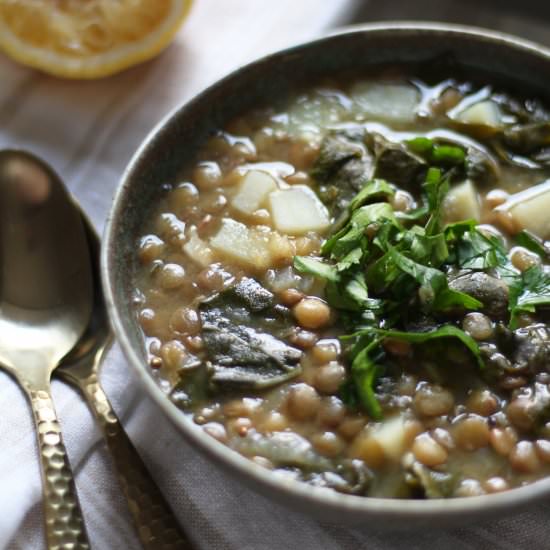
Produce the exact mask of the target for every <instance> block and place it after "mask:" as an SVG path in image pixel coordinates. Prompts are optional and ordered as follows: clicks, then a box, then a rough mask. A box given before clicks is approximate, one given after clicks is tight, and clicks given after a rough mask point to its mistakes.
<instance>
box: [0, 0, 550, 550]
mask: <svg viewBox="0 0 550 550" xmlns="http://www.w3.org/2000/svg"><path fill="white" fill-rule="evenodd" d="M352 4H353V1H352V0H331V2H319V1H315V0H299V1H292V0H278V1H277V2H269V3H268V2H258V1H253V0H197V2H196V6H195V7H194V10H193V12H192V14H191V16H190V19H189V21H188V22H187V23H186V25H185V26H184V28H183V29H182V31H181V32H180V33H179V35H178V38H177V40H176V41H175V43H174V44H173V45H172V46H171V47H170V48H169V49H168V50H167V51H166V52H165V53H164V54H162V55H161V56H160V57H159V58H158V59H156V60H154V61H152V62H149V63H146V64H145V65H142V66H140V67H137V68H134V69H131V70H129V71H126V72H124V73H122V74H120V75H118V76H114V77H111V78H107V79H104V80H100V81H93V82H67V81H62V80H58V79H54V78H51V77H48V76H45V75H42V74H40V73H38V72H35V71H32V70H29V69H26V68H23V67H21V66H18V65H16V64H14V63H13V62H11V61H9V60H8V59H6V58H4V57H0V84H1V85H0V147H23V148H25V149H29V150H31V151H32V152H34V153H36V154H38V155H40V156H42V157H43V158H44V159H45V160H46V161H48V162H49V163H50V164H51V165H52V166H53V167H54V168H55V169H56V170H57V171H58V172H59V173H60V174H61V176H62V177H63V179H64V180H65V181H66V182H67V184H68V186H69V187H70V189H71V191H72V192H73V193H74V194H75V196H76V198H77V199H78V200H79V201H80V202H81V204H82V205H83V206H84V207H85V209H86V211H87V212H88V214H89V215H90V217H91V219H92V221H93V223H94V224H95V226H96V227H97V229H98V230H99V231H101V230H102V227H103V223H104V220H105V218H106V215H107V212H108V209H109V206H110V202H111V196H112V193H113V191H114V189H115V188H116V185H117V182H118V180H119V178H120V175H121V173H122V171H123V169H124V166H125V165H126V163H127V161H128V160H129V158H130V156H131V154H132V153H133V151H134V150H135V149H136V147H137V146H138V145H139V143H140V142H141V140H142V139H143V138H144V137H145V135H146V134H147V132H149V130H150V129H151V128H152V127H153V126H154V125H155V124H156V123H157V122H158V120H160V119H161V117H162V116H164V115H165V114H166V113H168V112H169V111H170V110H171V109H173V108H174V107H175V106H177V105H179V104H180V103H182V102H183V101H185V100H187V99H189V98H190V97H192V96H193V95H194V94H195V93H197V92H198V91H199V90H200V89H202V88H204V87H205V86H206V85H207V84H208V83H210V82H212V81H214V80H215V79H216V78H218V77H220V76H222V75H223V74H225V73H227V72H228V71H229V70H230V69H232V68H235V67H237V66H238V65H240V64H242V63H244V62H246V61H249V60H251V59H252V58H254V57H256V56H258V55H261V54H263V53H266V52H268V51H271V50H275V49H278V48H280V47H282V46H284V45H286V44H288V43H291V42H294V41H298V40H302V39H307V38H310V37H312V36H313V35H315V34H317V33H320V32H323V31H325V30H327V29H328V28H330V27H332V26H335V25H339V24H343V23H347V22H348V16H349V14H350V10H351V9H352ZM321 5H322V9H320V8H321ZM101 379H102V382H103V384H104V387H105V390H106V392H107V394H108V395H109V397H110V399H111V401H112V403H113V405H114V408H115V410H116V411H117V413H118V415H119V416H120V418H121V420H122V422H123V424H124V425H125V427H126V429H127V431H128V433H129V435H130V437H131V439H132V440H133V441H134V443H135V445H136V447H137V448H138V449H139V451H140V453H141V455H142V457H143V459H144V460H145V462H146V464H147V465H148V467H149V468H150V470H151V472H152V474H153V476H154V478H155V480H156V481H157V483H158V485H159V487H160V489H161V490H162V492H163V493H164V495H165V496H166V498H167V500H168V501H169V502H170V504H171V505H172V507H173V509H174V511H175V513H176V515H177V517H178V519H179V521H180V522H181V525H182V526H184V528H185V530H186V531H187V532H188V533H189V535H190V537H191V539H192V540H193V542H194V544H195V545H196V547H197V549H201V550H203V549H204V550H280V549H294V548H300V549H301V550H310V549H311V550H313V549H323V550H337V549H343V550H348V549H349V550H361V549H367V548H368V549H369V550H379V549H380V550H389V549H402V548H403V549H405V548H406V549H407V550H415V549H419V550H420V549H422V550H424V549H426V548H430V549H436V550H437V549H442V550H443V549H445V550H462V549H464V550H466V549H476V550H477V549H487V548H495V549H502V550H505V549H506V550H517V549H520V548H530V549H532V550H536V549H543V548H549V547H550V543H549V542H548V533H550V521H549V520H550V510H549V505H548V504H546V503H545V504H539V505H537V506H533V507H532V508H531V509H529V510H528V511H525V512H522V513H521V514H516V515H515V516H512V517H510V518H503V519H500V520H498V521H492V522H490V523H486V524H480V525H476V526H469V525H464V526H462V527H461V528H460V529H454V530H441V529H437V528H436V526H434V527H433V528H430V529H429V530H426V531H424V532H402V531H394V530H378V529H377V528H376V526H374V525H368V524H366V525H364V526H362V527H361V528H354V529H350V528H346V527H343V526H341V524H340V521H339V520H340V518H338V517H335V518H334V521H333V522H332V523H331V524H328V523H320V522H318V521H316V520H313V519H311V518H309V517H306V516H303V515H301V514H298V513H296V512H292V511H290V510H288V509H286V508H284V507H282V506H280V505H278V504H275V503H273V502H272V501H271V500H269V499H268V498H267V497H265V496H261V495H259V494H256V493H253V492H252V491H250V490H249V489H247V488H246V487H244V486H243V485H241V484H240V483H239V482H237V481H236V480H234V479H231V478H230V477H229V476H227V475H226V474H224V473H223V472H222V471H221V470H219V469H218V468H217V467H216V466H215V465H213V464H211V463H210V462H208V461H207V460H206V459H205V458H204V457H202V456H201V455H200V454H198V452H197V451H196V450H194V449H193V448H191V447H189V446H187V448H186V450H185V452H182V449H183V448H185V447H184V444H183V443H182V441H181V435H180V434H179V433H178V432H177V431H176V430H175V429H174V428H173V427H172V426H171V425H170V424H169V423H168V422H167V421H165V420H164V418H163V417H162V415H161V413H160V412H158V413H155V412H152V411H154V409H153V408H152V407H150V406H147V404H146V403H145V402H141V401H140V399H141V397H139V396H141V395H142V393H141V392H138V391H137V387H136V384H137V382H136V381H135V380H134V378H133V377H132V376H129V372H128V367H127V364H126V361H125V359H124V357H123V356H122V354H121V352H120V350H119V348H118V347H116V346H115V347H114V348H113V350H112V351H111V352H110V353H109V355H108V356H107V358H106V361H105V364H104V368H103V371H102V377H101ZM0 387H1V388H2V390H1V391H0V411H1V412H2V413H1V415H0V442H1V443H0V487H1V490H0V548H8V549H10V550H41V549H43V548H45V541H44V534H43V526H42V522H43V516H42V510H41V484H40V474H39V465H38V456H37V449H36V443H35V436H34V428H33V425H32V420H31V412H30V407H29V406H28V404H27V402H26V400H25V397H24V394H23V392H22V391H21V390H20V389H19V388H18V387H17V385H16V384H15V382H14V381H13V380H12V379H11V378H10V377H9V376H7V375H6V374H4V373H2V372H0ZM53 394H54V400H55V404H56V408H57V411H58V413H59V417H60V420H61V423H62V428H63V434H64V437H65V442H66V445H67V449H68V452H69V456H70V460H71V463H72V466H73V469H74V472H75V475H76V483H77V487H78V492H79V497H80V501H81V504H82V508H83V512H84V516H85V521H86V525H87V529H88V533H89V536H90V540H91V543H92V546H93V548H94V549H100V550H110V549H134V548H140V545H139V542H138V539H137V537H136V534H135V531H134V527H133V524H132V520H131V517H130V515H129V512H128V510H127V505H126V502H125V500H124V498H123V496H122V494H121V490H120V486H119V484H118V481H117V479H116V474H115V472H114V470H113V466H112V463H111V459H110V456H109V454H108V452H107V450H106V447H105V444H104V442H103V440H102V436H101V433H100V431H99V429H98V427H97V426H96V424H95V423H94V420H93V417H92V415H91V413H90V412H89V410H88V409H87V407H86V405H85V404H84V402H83V400H82V399H81V397H80V396H79V395H78V394H77V393H76V392H75V391H74V390H73V389H71V388H69V387H68V386H66V385H64V384H62V383H61V382H58V381H54V383H53Z"/></svg>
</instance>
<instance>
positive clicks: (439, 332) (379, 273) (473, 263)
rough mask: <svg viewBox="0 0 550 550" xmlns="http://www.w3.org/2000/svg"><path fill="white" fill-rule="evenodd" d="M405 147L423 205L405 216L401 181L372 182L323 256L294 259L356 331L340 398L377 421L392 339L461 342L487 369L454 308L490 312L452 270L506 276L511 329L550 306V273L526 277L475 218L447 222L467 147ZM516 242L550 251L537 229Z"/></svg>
mask: <svg viewBox="0 0 550 550" xmlns="http://www.w3.org/2000/svg"><path fill="white" fill-rule="evenodd" d="M406 146H407V147H408V148H409V150H410V151H412V152H413V153H414V154H416V155H419V156H420V157H422V158H423V159H425V161H426V162H427V163H428V165H429V168H428V169H427V171H425V175H424V183H423V185H422V202H421V205H420V206H419V207H417V208H416V209H415V210H413V211H411V212H409V213H407V214H403V213H401V212H396V211H394V209H393V208H392V206H391V204H390V202H388V201H389V200H391V198H392V196H393V195H394V194H395V186H394V185H393V184H392V183H391V182H388V181H385V180H383V179H370V180H368V181H366V182H365V183H364V184H363V186H362V188H361V189H360V190H359V191H358V192H357V193H356V195H355V196H354V197H352V198H351V200H350V201H349V204H348V208H347V211H346V213H345V214H344V216H343V217H341V218H340V220H339V223H338V226H337V230H336V231H335V232H334V233H333V234H332V235H331V236H330V237H329V238H328V239H327V240H326V241H325V243H324V244H323V246H322V248H321V256H320V257H318V258H312V257H300V256H296V257H295V258H294V267H295V268H296V270H297V271H299V272H301V273H307V274H310V275H313V276H314V277H317V278H319V279H322V280H324V281H325V282H326V289H325V295H326V299H327V301H328V303H329V304H330V305H331V306H333V307H334V308H336V309H338V310H339V311H340V312H341V318H342V322H343V323H342V324H343V326H344V327H346V328H347V329H348V331H349V334H348V335H346V336H344V337H342V339H343V341H344V342H346V343H347V344H348V346H347V353H348V355H349V360H350V365H351V366H350V369H349V377H348V380H347V382H346V383H345V385H344V387H343V388H342V396H343V398H344V399H345V400H346V402H347V403H349V404H351V405H354V404H355V405H358V406H362V407H363V408H364V409H365V410H366V411H367V413H368V414H369V415H370V416H371V417H372V418H373V419H380V418H381V417H382V407H381V405H380V403H379V402H378V400H377V398H376V393H375V392H376V385H377V382H378V380H379V378H380V377H381V376H382V375H383V373H384V371H385V369H386V366H387V363H388V357H387V356H386V352H385V349H384V341H385V340H386V339H388V338H391V339H393V340H401V341H405V342H409V343H410V344H412V345H413V346H422V345H424V344H426V343H427V342H430V341H432V340H434V339H441V338H447V339H454V340H457V341H459V342H460V343H461V344H462V345H463V346H464V347H465V348H466V349H467V350H468V351H469V353H471V356H472V358H473V360H474V363H475V364H477V365H478V367H479V368H480V369H481V368H482V367H483V360H482V358H481V353H480V350H479V347H478V344H477V342H476V341H475V340H474V339H473V338H472V337H471V336H469V335H468V334H467V333H466V332H464V331H463V330H462V329H461V328H459V327H458V326H457V323H456V321H455V320H454V319H455V318H456V315H452V314H453V313H456V312H463V313H465V312H466V311H468V310H470V311H478V310H482V309H483V308H484V306H486V305H487V304H483V303H482V302H481V301H480V300H478V299H477V298H475V297H474V296H471V295H469V294H466V293H464V292H460V291H458V290H455V289H453V288H451V287H450V286H449V281H450V279H451V277H452V275H451V273H452V272H453V271H454V272H457V271H460V272H461V273H464V272H475V271H482V272H489V273H490V274H491V275H492V276H496V277H498V278H500V279H502V280H503V281H504V282H505V283H506V284H507V285H508V287H509V313H510V327H511V328H514V327H515V325H516V323H517V317H518V315H519V314H521V313H523V312H529V313H532V312H534V311H535V309H536V307H537V306H540V305H550V274H547V273H546V272H545V271H544V270H543V269H542V268H540V267H533V268H531V269H528V270H527V271H525V272H524V273H519V272H518V270H516V269H515V268H514V267H513V266H512V265H511V263H510V261H509V259H508V256H507V251H506V248H505V246H504V243H503V242H501V240H500V239H499V238H497V237H494V236H490V235H488V234H486V233H485V232H483V231H482V230H480V229H479V228H478V225H477V222H476V221H475V220H465V221H461V222H458V223H452V224H447V225H445V224H444V223H443V220H442V210H443V204H444V200H445V196H446V194H447V193H448V192H449V189H450V182H451V179H452V178H453V177H454V176H455V175H456V171H457V170H461V169H464V165H465V162H466V154H465V151H464V150H463V149H462V148H460V147H456V146H452V145H446V144H438V143H435V142H433V141H432V140H431V139H428V138H425V137H418V138H415V139H412V140H409V141H407V142H406ZM340 153H341V151H340ZM338 162H339V163H340V164H339V166H341V163H342V162H345V160H344V157H343V156H342V155H340V156H338ZM326 168H327V167H325V169H326ZM459 173H460V172H459ZM518 244H522V245H523V246H525V247H527V248H529V249H530V250H533V251H535V252H536V253H538V254H541V255H542V254H543V252H544V253H545V254H546V249H545V247H544V244H543V243H542V241H539V240H538V239H537V238H536V237H534V236H533V235H531V234H529V233H525V232H523V233H522V234H520V235H519V236H518ZM414 316H416V318H419V317H423V318H425V319H426V318H427V319H430V321H431V324H429V327H428V328H423V329H420V328H418V329H414V330H403V328H404V327H406V326H408V324H407V321H408V320H410V319H412V320H414V318H415V317H414ZM441 318H446V319H447V322H445V323H442V322H441V321H440V319H441ZM438 319H439V321H438ZM449 319H451V321H449ZM413 326H414V323H413Z"/></svg>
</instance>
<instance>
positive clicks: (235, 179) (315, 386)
mask: <svg viewBox="0 0 550 550" xmlns="http://www.w3.org/2000/svg"><path fill="white" fill-rule="evenodd" d="M549 176H550V116H549V114H548V112H547V111H546V109H545V108H544V106H543V105H542V104H541V103H540V102H539V101H537V100H536V99H534V98H528V99H524V98H516V97H512V96H510V95H508V94H506V93H502V92H500V91H498V90H494V89H493V88H492V87H491V86H489V85H487V86H477V85H474V84H472V83H469V82H459V81H456V80H454V79H448V80H444V81H441V82H438V83H436V84H435V85H432V84H430V85H428V84H426V83H425V82H423V81H421V80H418V79H415V78H404V77H396V76H394V75H392V76H391V77H388V76H387V75H382V76H380V77H378V78H369V79H359V80H350V81H349V82H347V81H346V82H344V83H328V84H324V85H321V86H318V87H314V88H311V89H310V90H306V91H303V92H300V93H299V94H297V95H296V96H295V97H292V98H290V99H289V100H288V101H287V102H286V103H284V104H281V105H279V106H277V107H269V108H262V109H256V110H252V111H250V112H248V113H246V114H244V115H243V116H241V117H239V118H237V119H235V120H233V121H231V122H230V123H229V124H228V125H227V126H226V127H225V128H223V129H219V131H217V132H216V133H215V134H214V135H212V137H211V138H210V139H209V140H208V141H207V142H206V143H205V144H204V145H203V147H202V148H201V149H200V150H199V151H198V154H197V160H196V162H195V164H194V165H193V166H183V167H182V172H181V174H180V176H179V178H178V179H176V180H175V181H173V182H169V183H168V184H165V183H163V185H164V187H163V192H162V197H161V198H160V199H159V201H158V204H156V205H155V206H154V208H153V210H152V215H151V216H150V219H149V220H147V221H146V222H145V223H144V226H143V236H142V238H141V240H140V242H139V243H137V251H136V265H137V267H136V272H135V284H136V291H135V307H136V315H137V317H138V320H139V323H140V325H141V327H142V330H143V333H144V343H145V346H146V352H147V354H148V357H149V364H150V368H151V372H152V374H153V376H154V377H155V378H156V379H157V380H158V383H159V384H160V386H161V387H162V388H163V389H164V390H165V392H166V394H167V395H168V396H169V397H170V399H172V401H173V402H174V403H175V404H176V405H177V406H179V407H180V408H181V409H182V410H183V411H184V412H185V414H188V415H189V416H190V417H191V418H192V419H193V421H194V423H195V424H196V425H197V429H202V430H204V431H205V432H206V433H207V434H209V435H210V436H212V437H214V438H216V439H217V440H219V441H220V442H222V443H224V444H225V445H228V446H229V447H230V448H232V449H234V450H235V451H236V452H238V453H241V454H242V455H244V456H246V457H248V458H249V459H250V460H252V461H254V462H256V463H257V464H259V465H261V466H263V467H265V468H267V469H269V470H272V471H273V472H274V475H279V476H284V477H290V478H292V479H296V480H299V481H302V482H306V483H310V484H313V485H315V486H320V487H326V488H329V489H334V490H336V491H340V492H344V493H350V494H356V495H363V496H377V497H395V498H443V497H456V496H470V495H479V494H484V493H492V492H498V491H503V490H506V489H508V488H512V487H516V486H520V485H522V484H525V483H529V482H532V481H535V480H537V479H539V478H541V477H544V476H546V475H548V474H549V473H550V390H549V383H550V372H549V371H548V364H549V359H550V339H549V328H548V325H547V323H546V321H547V317H548V315H547V311H546V308H547V306H548V304H550V268H549V267H548V258H549V257H548V254H549V253H550V248H548V246H547V243H546V240H547V239H550V216H549V215H548V213H549V212H550V180H549V179H547V178H549Z"/></svg>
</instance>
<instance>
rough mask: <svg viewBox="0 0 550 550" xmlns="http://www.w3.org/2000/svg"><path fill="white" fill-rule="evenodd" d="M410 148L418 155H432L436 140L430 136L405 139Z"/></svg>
mask: <svg viewBox="0 0 550 550" xmlns="http://www.w3.org/2000/svg"><path fill="white" fill-rule="evenodd" d="M405 143H406V144H407V146H408V147H409V149H410V150H411V151H412V152H413V153H416V154H418V155H426V156H428V155H430V154H431V152H432V150H433V148H434V142H433V140H431V139H430V138H427V137H423V136H419V137H415V138H412V139H408V140H406V141H405Z"/></svg>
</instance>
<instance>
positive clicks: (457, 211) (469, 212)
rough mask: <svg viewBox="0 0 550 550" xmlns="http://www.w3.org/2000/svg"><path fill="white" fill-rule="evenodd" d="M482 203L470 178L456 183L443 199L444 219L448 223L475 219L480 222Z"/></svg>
mask: <svg viewBox="0 0 550 550" xmlns="http://www.w3.org/2000/svg"><path fill="white" fill-rule="evenodd" d="M480 217H481V205H480V201H479V194H478V192H477V190H476V188H475V186H474V184H473V183H472V182H471V181H470V180H466V181H465V182H464V183H459V184H458V185H455V186H454V187H453V188H452V189H451V190H450V191H449V193H448V194H447V196H446V197H445V199H444V201H443V219H444V220H445V222H446V223H452V222H459V221H462V220H469V219H473V220H476V221H478V222H479V219H480Z"/></svg>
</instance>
